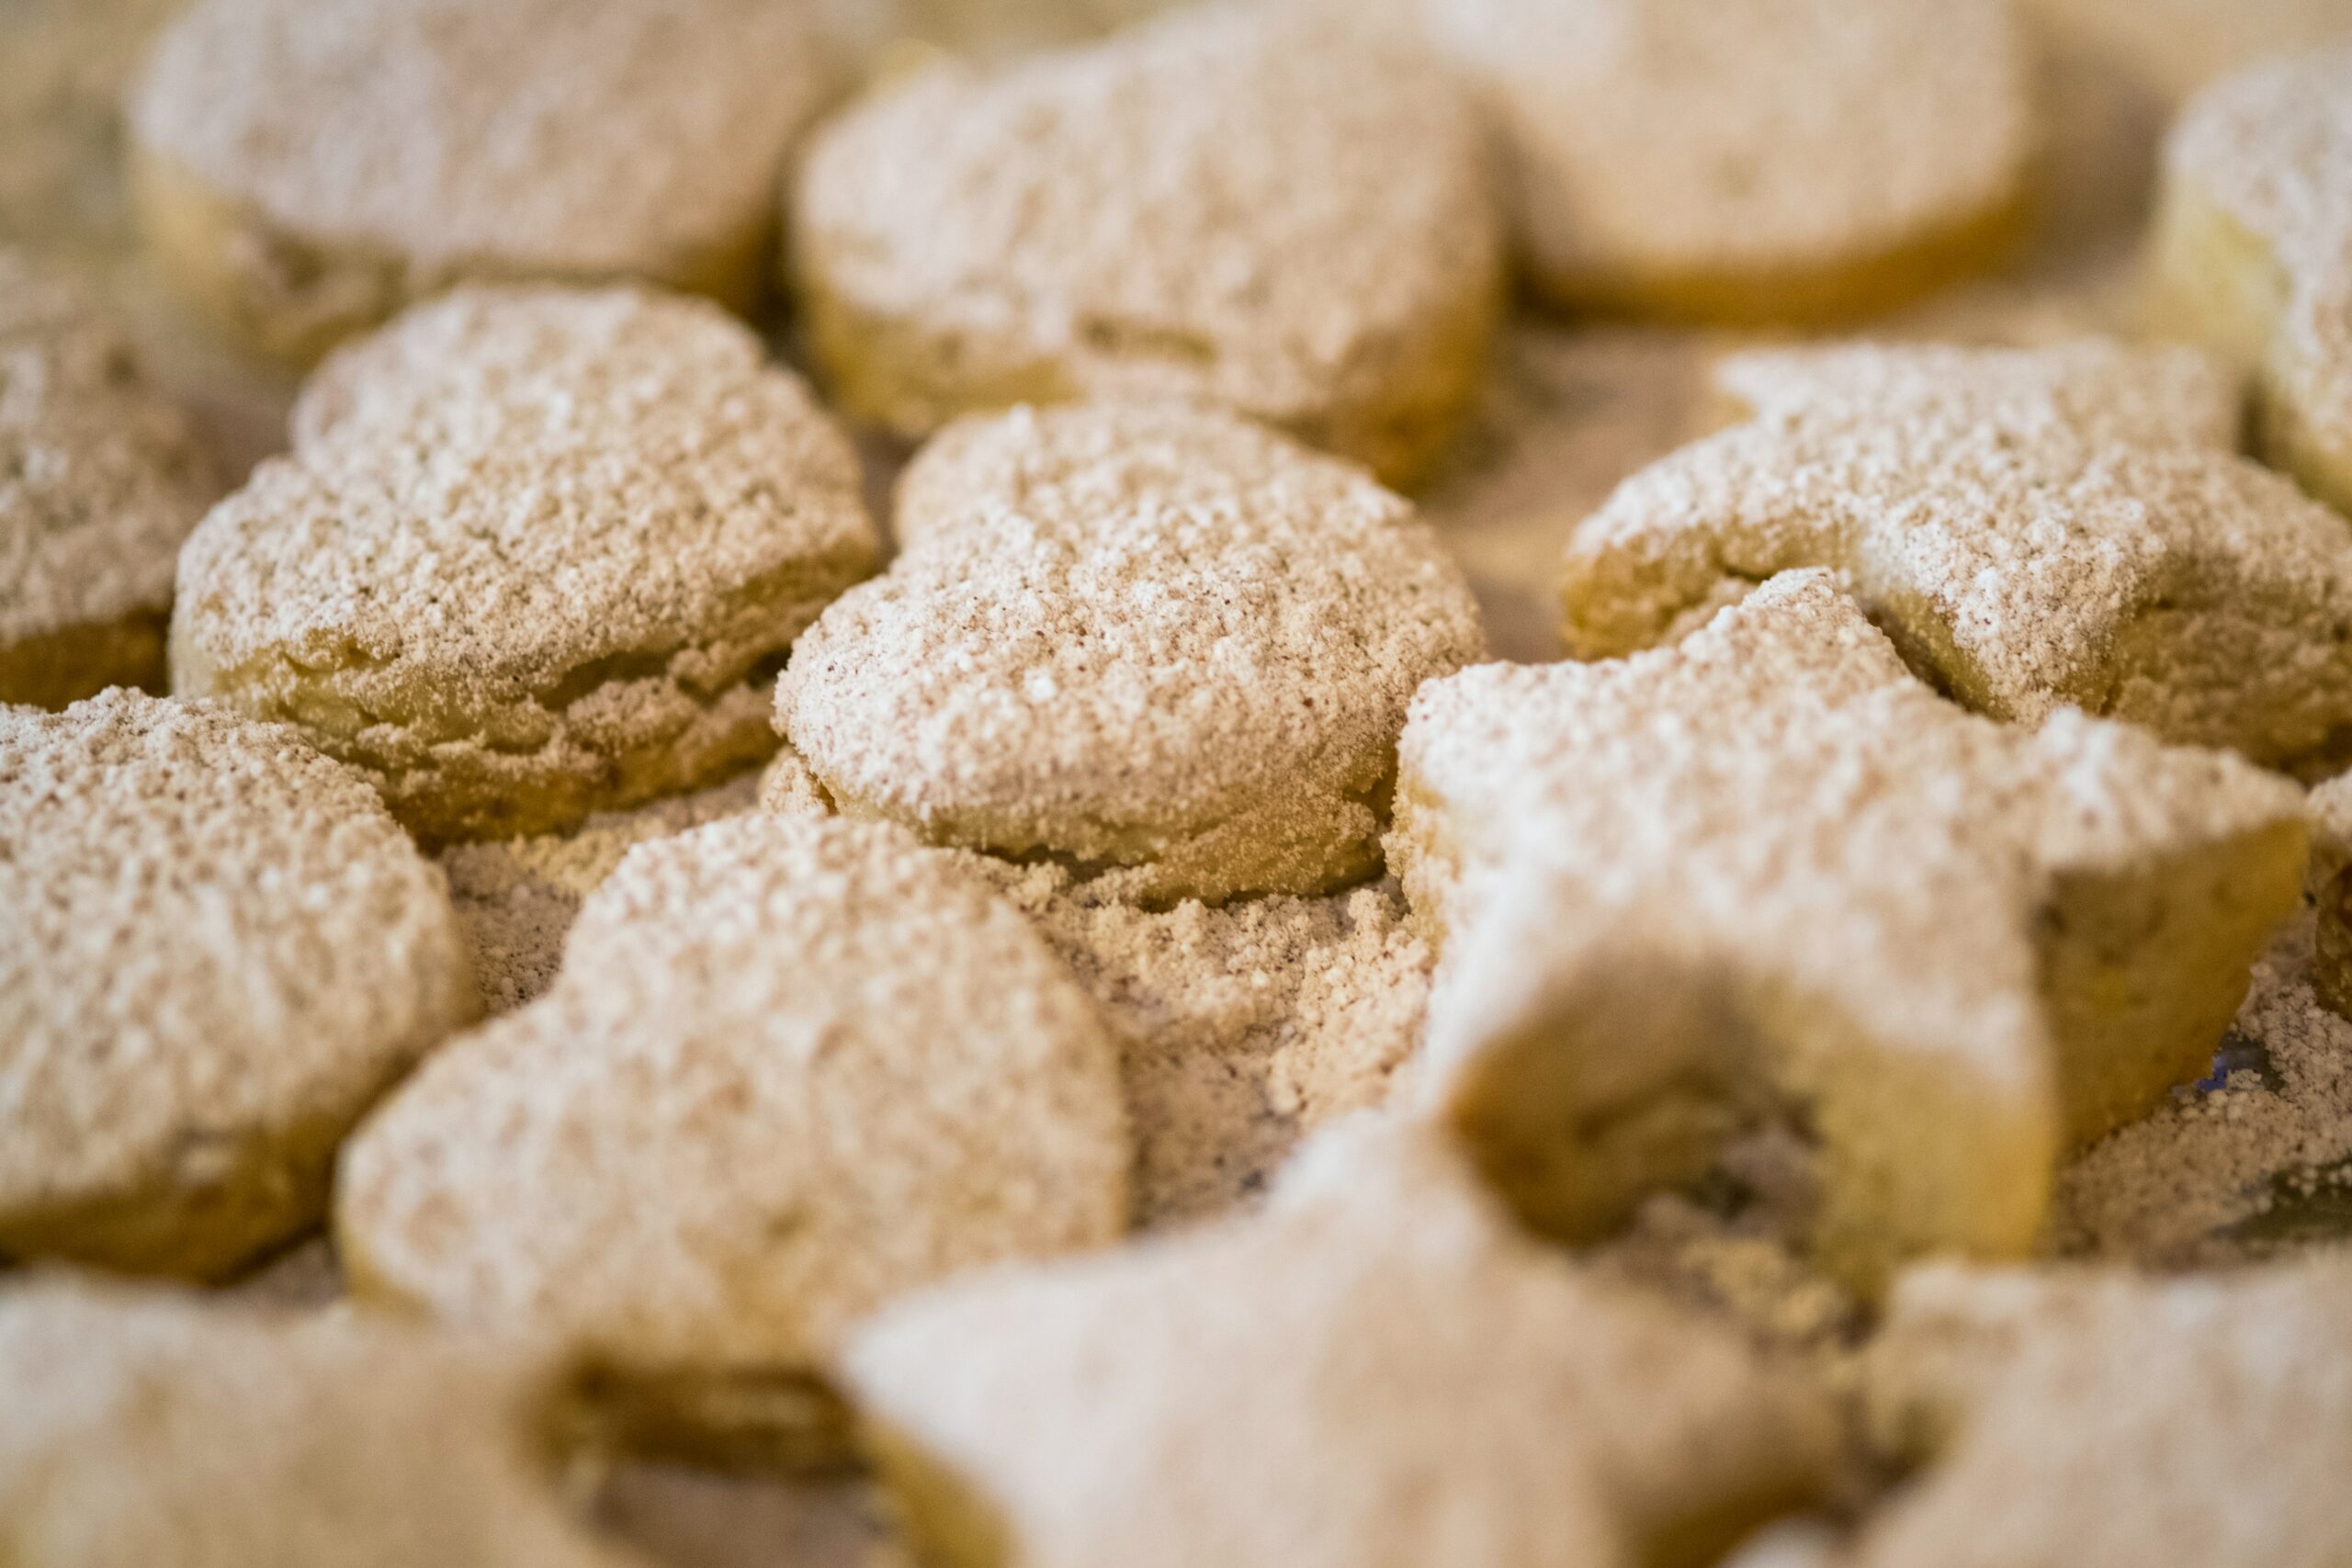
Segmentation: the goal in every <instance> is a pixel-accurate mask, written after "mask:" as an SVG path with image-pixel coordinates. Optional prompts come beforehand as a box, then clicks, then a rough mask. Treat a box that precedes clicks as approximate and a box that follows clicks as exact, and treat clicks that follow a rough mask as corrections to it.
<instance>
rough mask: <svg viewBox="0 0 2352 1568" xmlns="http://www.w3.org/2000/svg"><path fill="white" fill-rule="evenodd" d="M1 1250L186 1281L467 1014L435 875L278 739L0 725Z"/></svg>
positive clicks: (261, 1242) (114, 701) (314, 1191)
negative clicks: (0, 934) (0, 936)
mask: <svg viewBox="0 0 2352 1568" xmlns="http://www.w3.org/2000/svg"><path fill="white" fill-rule="evenodd" d="M0 931H6V933H7V936H6V941H0V1253H10V1254H15V1255H17V1256H18V1257H37V1256H51V1257H62V1258H77V1259H81V1260H84V1261H86V1262H90V1263H95V1264H99V1265H102V1266H104V1267H107V1268H110V1269H125V1270H139V1271H153V1272H157V1273H170V1274H184V1275H192V1276H198V1277H211V1276H216V1275H219V1274H221V1273H223V1272H225V1271H227V1270H228V1269H232V1268H233V1267H235V1266H236V1265H237V1264H238V1263H240V1262H242V1261H243V1260H244V1259H245V1258H249V1257H250V1256H252V1255H253V1254H254V1252H255V1251H257V1250H258V1249H260V1248H262V1247H266V1246H268V1245H269V1244H270V1243H272V1242H274V1241H277V1240H279V1239H280V1238H282V1237H285V1236H287V1235H292V1234H293V1233H294V1232H296V1231H298V1230H300V1229H301V1228H302V1227H303V1226H305V1225H307V1224H311V1223H312V1222H313V1221H315V1220H316V1219H317V1218H318V1217H319V1215H320V1213H322V1211H323V1209H324V1207H325V1204H326V1189H327V1176H328V1167H329V1163H330V1161H331V1159H332V1157H333V1156H334V1147H335V1145H336V1144H337V1143H338V1142H339V1141H340V1140H341V1138H342V1136H343V1134H344V1133H345V1131H346V1130H348V1129H349V1127H350V1126H351V1124H352V1123H353V1122H355V1121H356V1120H357V1119H358V1117H359V1114H360V1112H361V1111H364V1110H365V1109H366V1108H367V1106H368V1102H369V1101H371V1100H374V1099H375V1098H376V1096H377V1095H379V1093H381V1092H382V1090H383V1089H384V1088H385V1086H386V1085H387V1084H389V1083H390V1082H391V1081H392V1080H393V1079H394V1078H396V1077H399V1076H400V1075H401V1073H403V1072H405V1071H406V1070H407V1069H408V1067H409V1066H410V1064H411V1063H413V1061H414V1060H415V1059H416V1058H417V1057H418V1056H419V1055H422V1054H423V1053H424V1051H425V1050H426V1049H428V1048H429V1047H431V1046H432V1045H434V1044H435V1043H438V1042H439V1041H440V1040H441V1039H442V1037H443V1036H445V1035H447V1033H449V1032H450V1031H452V1030H454V1029H456V1028H458V1026H459V1025H461V1024H463V1023H464V1022H466V1021H468V1020H469V1019H470V1018H471V1017H472V1016H473V1013H474V1010H475V1005H476V1004H475V999H474V994H473V986H472V982H471V980H470V978H469V975H468V973H467V967H466V958H465V950H464V948H463V946H462V944H461V942H460V941H459V937H458V927H457V920H456V918H455V916H454V915H452V914H451V912H450V908H449V900H448V897H447V893H446V891H445V890H444V888H443V885H442V882H441V878H440V876H439V874H436V873H435V871H434V870H433V868H432V867H431V866H429V865H427V864H426V863H425V862H424V859H423V857H422V856H420V855H419V854H418V853H417V852H416V850H415V848H414V846H413V845H412V844H411V843H410V842H409V840H408V838H407V836H406V835H404V834H403V833H401V830H400V829H399V828H398V827H397V826H396V825H395V824H394V823H393V822H392V820H391V818H389V817H387V816H386V815H385V814H384V810H383V807H381V806H380V805H379V803H378V802H377V799H376V796H375V795H374V793H373V792H372V791H371V790H369V789H368V785H367V784H366V783H365V782H363V781H362V780H360V779H359V778H357V777H356V776H355V775H354V774H352V773H349V772H348V771H346V770H345V769H344V768H341V767H338V766H337V765H336V764H334V763H333V762H331V761H327V760H326V759H325V758H323V757H321V756H319V755H318V754H317V753H316V752H314V751H312V750H311V749H310V748H309V747H307V746H304V745H303V744H301V743H300V741H299V740H298V739H295V738H294V736H293V735H291V734H290V733H288V731H286V730H284V729H281V728H276V727H274V726H267V725H258V724H252V723H249V722H247V721H245V720H243V719H241V718H238V717H236V716H232V715H231V714H229V713H226V712H224V711H221V710H220V709H218V708H213V707H208V706H198V705H187V704H182V703H175V702H168V701H164V700H162V699H158V698H152V697H143V696H140V695H138V694H134V693H129V692H108V693H106V694H103V695H100V696H97V697H94V698H92V699H90V700H89V701H87V702H85V703H77V704H75V705H74V706H73V707H71V708H69V709H67V710H66V711H65V712H64V713H62V714H44V713H40V712H37V711H35V710H33V709H30V708H8V707H0Z"/></svg>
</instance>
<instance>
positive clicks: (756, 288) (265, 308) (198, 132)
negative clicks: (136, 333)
mask: <svg viewBox="0 0 2352 1568" xmlns="http://www.w3.org/2000/svg"><path fill="white" fill-rule="evenodd" d="M825 52H826V51H825V43H824V39H823V37H822V35H821V33H820V30H819V28H818V27H817V26H816V24H815V21H814V19H813V16H812V12H811V9H810V8H809V7H804V6H796V5H789V4H786V5H778V4H775V3H773V0H200V3H198V4H197V5H195V6H191V7H190V8H189V9H188V10H187V12H186V13H185V14H184V15H182V16H181V17H179V18H178V19H177V20H176V21H175V22H174V24H173V25H172V26H171V27H170V28H168V29H167V30H166V31H165V32H164V35H163V37H162V39H160V40H159V41H158V43H157V45H156V48H155V51H154V54H153V58H152V59H151V60H150V61H149V62H148V66H147V69H146V71H145V73H143V75H142V76H141V80H140V81H139V82H138V83H137V84H136V85H134V87H133V89H132V91H131V95H130V131H131V157H130V183H131V188H132V193H133V197H134V199H135V201H136V204H137V207H138V211H139V218H140V221H141V227H142V229H143V230H144V231H145V234H146V238H147V242H148V243H149V245H150V247H151V248H152V249H153V253H154V254H155V257H156V259H157V261H158V263H159V264H160V265H161V266H162V268H163V270H164V273H165V274H166V275H168V276H170V277H171V278H172V280H173V281H174V282H175V283H176V284H177V285H178V286H179V288H181V289H182V290H183V291H184V292H185V293H186V294H187V295H188V296H189V297H190V298H191V299H194V300H196V301H197V302H198V303H199V304H200V305H202V306H203V307H205V308H206V310H208V311H209V314H211V315H212V316H213V317H215V318H216V319H217V320H218V321H220V323H221V324H222V325H223V326H224V327H226V328H227V329H229V330H230V331H231V332H232V333H234V334H235V335H236V336H237V337H238V338H239V339H241V340H242V341H243V342H245V343H247V344H251V345H253V346H254V347H257V348H260V349H263V350H265V351H266V352H268V353H271V354H275V355H285V356H288V357H292V358H297V359H302V360H310V359H315V358H317V357H318V356H319V355H322V354H323V353H324V352H325V351H326V350H328V349H329V348H332V347H333V346H334V344H336V343H337V342H339V341H341V340H342V339H344V338H345V337H348V336H350V335H352V334H353V333H359V332H364V331H366V330H367V329H368V328H370V327H372V326H375V325H376V324H377V323H379V322H380V321H385V320H387V319H389V318H390V317H391V316H393V315H394V314H396V313H398V312H399V311H400V310H401V309H402V308H403V307H404V306H406V305H409V304H411V303H413V302H414V301H416V300H418V299H424V298H425V297H426V296H428V295H432V294H435V293H438V292H440V291H442V290H443V289H445V288H449V287H450V286H451V285H453V284H456V283H459V282H464V281H468V280H480V279H490V278H506V279H515V278H537V279H561V280H566V281H591V280H599V279H602V280H612V279H619V278H642V279H645V280H647V281H649V282H652V283H657V284H661V285H663V286H665V287H669V288H679V289H684V290H688V291H692V292H695V293H700V294H707V295H709V296H710V297H711V298H713V299H718V300H719V301H720V302H721V303H724V304H727V305H729V306H732V307H735V308H738V309H742V308H746V307H749V306H750V305H752V303H754V302H755V301H756V300H757V299H758V298H759V296H760V294H761V291H762V283H763V278H764V276H765V274H766V271H767V267H768V263H767V257H768V254H769V252H770V247H771V245H772V243H773V235H774V233H775V222H776V197H775V182H776V180H777V178H778V177H779V175H780V173H781V171H782V168H783V165H784V162H785V158H786V153H787V152H788V151H789V150H790V149H791V148H792V146H793V145H794V143H795V142H796V141H797V139H798V136H799V134H800V132H801V130H803V128H804V127H805V126H806V125H807V124H808V123H809V120H810V119H811V118H813V117H814V116H815V114H816V112H817V110H818V109H819V108H820V107H822V105H823V103H824V100H825V97H826V95H827V93H828V91H829V85H830V80H831V74H832V72H831V66H830V64H829V63H828V62H827V61H826V59H825Z"/></svg>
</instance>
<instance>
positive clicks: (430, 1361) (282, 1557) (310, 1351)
mask: <svg viewBox="0 0 2352 1568" xmlns="http://www.w3.org/2000/svg"><path fill="white" fill-rule="evenodd" d="M554 1371H555V1369H554V1368H552V1367H550V1366H548V1365H546V1364H545V1363H543V1362H541V1361H539V1360H537V1359H517V1358H516V1357H515V1356H514V1355H512V1354H502V1353H497V1352H493V1351H492V1349H491V1348H488V1347H486V1346H481V1345H469V1344H465V1343H461V1342H454V1341H451V1340H447V1339H444V1338H440V1337H433V1336H428V1335H426V1334H424V1333H422V1332H420V1331H419V1330H417V1329H414V1328H412V1327H406V1326H402V1325H397V1324H388V1323H384V1322H381V1321H379V1320H377V1319H375V1318H372V1317H362V1316H355V1315H350V1314H321V1315H315V1316H307V1317H297V1316H293V1315H291V1314H275V1313H264V1312H260V1311H256V1310H254V1309H253V1308H251V1307H246V1306H239V1305H230V1304H224V1303H218V1302H207V1301H205V1300H204V1299H202V1298H200V1297H197V1296H192V1295H183V1294H179V1293H177V1292H161V1291H154V1292H132V1291H129V1290H125V1289H121V1288H116V1287H102V1286H99V1285H96V1284H90V1283H80V1282H74V1281H70V1280H65V1279H62V1278H59V1279H44V1280H19V1281H18V1282H17V1283H14V1284H12V1285H10V1286H9V1287H8V1288H7V1289H6V1290H5V1291H0V1386H4V1387H6V1389H7V1390H8V1419H7V1421H6V1423H5V1424H0V1553H5V1554H6V1558H7V1560H8V1561H9V1562H19V1563H24V1564H27V1565H28V1568H390V1565H393V1564H423V1563H431V1564H434V1565H435V1568H627V1565H628V1564H632V1563H636V1562H639V1559H638V1558H637V1557H636V1555H635V1554H633V1553H631V1552H628V1551H622V1550H621V1549H619V1548H618V1547H607V1546H605V1545H602V1544H600V1543H599V1542H598V1541H597V1540H595V1539H594V1537H593V1536H591V1535H590V1534H589V1533H588V1531H587V1530H586V1529H584V1528H583V1527H582V1526H579V1525H576V1524H574V1523H572V1522H571V1520H570V1519H569V1518H568V1517H566V1516H565V1513H564V1510H563V1508H562V1506H561V1504H560V1499H559V1496H558V1483H557V1477H556V1475H555V1474H554V1455H553V1453H552V1452H551V1451H550V1449H549V1446H548V1445H549V1441H550V1438H551V1437H552V1427H553V1425H554V1421H553V1415H552V1411H553V1406H554V1404H555V1402H556V1399H557V1395H558V1390H557V1388H556V1387H555V1378H554V1376H553V1375H552V1374H553V1373H554Z"/></svg>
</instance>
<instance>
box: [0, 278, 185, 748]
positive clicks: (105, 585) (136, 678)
mask: <svg viewBox="0 0 2352 1568" xmlns="http://www.w3.org/2000/svg"><path fill="white" fill-rule="evenodd" d="M220 488H221V487H220V482H219V479H218V477H217V476H216V474H215V473H214V471H213V468H212V465H211V462H210V460H209V458H208V457H206V456H205V453H204V451H203V449H202V448H201V447H200V446H198V444H197V441H196V438H195V435H194V434H193V433H192V432H191V431H190V430H189V428H188V425H187V422H186V421H185V420H183V419H182V418H181V417H180V415H179V414H178V412H176V411H175V410H174V409H173V408H171V407H170V406H169V405H168V404H166V403H165V402H164V400H163V399H162V398H161V397H159V396H158V395H157V394H156V393H155V392H153V390H151V389H149V388H148V387H147V385H146V384H145V383H144V382H143V381H142V380H141V377H140V373H139V368H138V366H137V364H136V363H135V361H134V360H133V357H132V355H131V351H130V344H129V343H128V342H126V341H125V339H124V338H123V336H122V335H121V334H120V333H119V332H117V331H116V329H115V328H114V327H113V326H112V325H111V324H109V323H108V322H107V321H106V320H105V318H104V316H103V314H102V313H101V311H100V310H99V308H98V305H97V302H96V300H95V299H92V298H91V297H90V296H89V295H88V294H87V293H86V292H85V291H84V290H83V289H82V288H80V287H78V286H77V285H75V284H74V283H73V282H72V281H71V280H69V279H68V278H67V277H66V276H63V275H62V274H61V273H59V272H56V271H53V270H51V269H50V268H48V267H45V266H43V265H40V264H38V263H36V262H35V261H34V260H33V259H32V258H31V257H30V256H28V255H27V254H24V253H22V252H19V251H14V250H9V249H6V248H0V703H31V704H33V705H35V706H38V707H47V708H62V707H63V706H64V705H66V704H68V703H70V702H73V701H74V700H75V699H77V698H80V697H86V696H90V695H92V694H95V693H97V692H101V691H103V690H105V689H106V688H107V687H108V686H160V685H161V684H162V682H163V677H164V621H165V618H166V617H167V616H168V615H169V614H170V610H171V602H172V568H173V564H174V562H175V561H176V560H177V559H178V558H179V548H180V541H181V540H182V539H183V538H185V537H186V536H187V531H188V530H189V529H190V528H193V527H195V526H196V522H197V519H198V518H199V517H201V516H203V515H204V509H205V508H206V507H207V506H209V505H210V504H211V503H212V502H213V501H214V500H215V499H216V498H217V497H218V496H219V495H220Z"/></svg>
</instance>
